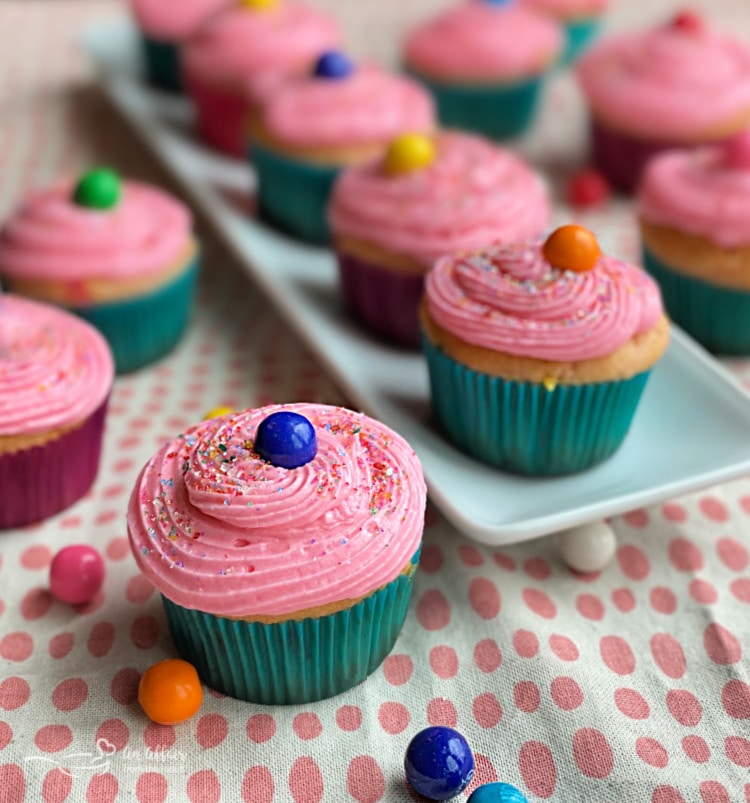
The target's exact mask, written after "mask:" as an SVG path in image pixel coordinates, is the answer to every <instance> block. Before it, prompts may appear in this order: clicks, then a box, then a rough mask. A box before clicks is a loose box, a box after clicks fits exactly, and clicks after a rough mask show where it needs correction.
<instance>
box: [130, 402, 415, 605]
mask: <svg viewBox="0 0 750 803" xmlns="http://www.w3.org/2000/svg"><path fill="white" fill-rule="evenodd" d="M280 409H284V410H293V411H296V412H298V413H301V414H303V415H305V416H306V417H307V418H308V419H309V420H310V421H311V423H312V424H313V426H314V427H315V430H316V436H317V441H318V451H317V455H316V456H315V457H314V458H313V460H312V461H311V462H310V463H308V464H307V465H304V466H302V467H300V468H295V469H285V468H279V467H276V466H273V465H271V464H269V463H266V462H263V461H262V460H261V459H260V458H259V457H258V456H257V455H256V454H255V453H254V452H253V442H254V438H255V431H256V429H257V427H258V424H259V423H260V422H261V421H262V420H263V419H264V418H266V417H267V416H268V415H269V414H270V413H272V412H275V411H277V410H280ZM425 500H426V490H425V484H424V479H423V475H422V469H421V466H420V463H419V460H418V459H417V457H416V455H415V454H414V451H413V450H412V449H411V447H409V445H408V444H407V443H406V442H405V441H404V440H403V439H402V438H401V437H400V436H399V435H397V434H396V433H394V432H393V431H391V430H390V429H388V428H387V427H386V426H384V425H383V424H381V423H379V422H377V421H374V420H372V419H370V418H368V417H366V416H365V415H362V414H360V413H354V412H351V411H350V410H345V409H343V408H340V407H328V406H325V405H319V404H294V405H273V406H269V407H264V408H260V409H256V410H247V411H245V412H241V413H237V414H232V415H227V416H224V417H221V418H215V419H211V420H208V421H203V422H201V423H200V424H198V425H197V426H194V427H192V428H191V429H189V430H187V431H186V432H185V433H184V434H182V435H180V436H179V437H178V438H176V439H175V440H173V441H171V442H170V443H167V444H166V445H165V446H164V447H162V448H161V449H160V450H159V451H158V452H157V454H156V455H155V456H154V457H153V458H152V459H151V460H150V461H149V462H148V463H147V464H146V466H145V468H144V469H143V471H142V472H141V474H140V476H139V477H138V480H137V482H136V486H135V489H134V491H133V494H132V496H131V498H130V506H129V509H128V532H129V535H130V541H131V546H132V549H133V553H134V555H135V558H136V560H137V562H138V564H139V566H140V567H141V570H142V571H143V573H144V574H145V575H146V577H147V578H148V579H149V580H150V581H151V582H152V583H153V584H154V585H155V586H156V587H157V588H158V589H159V591H161V592H162V593H163V594H164V595H165V596H166V597H167V598H169V599H170V600H172V601H173V602H175V603H177V604H178V605H182V606H183V607H186V608H192V609H198V610H202V611H206V612H209V613H213V614H218V615H226V616H262V615H267V616H274V615H284V614H288V613H293V612H297V611H302V610H306V609H309V608H314V607H317V606H320V605H326V604H328V603H332V602H337V601H342V600H347V599H357V598H360V597H363V596H366V595H367V594H369V593H371V592H373V591H375V590H376V589H378V588H380V587H382V586H384V585H386V584H387V583H389V582H391V581H392V580H394V579H395V578H396V577H397V576H398V575H399V574H400V573H401V572H402V571H403V570H404V568H405V567H406V566H407V564H408V563H409V561H410V560H411V559H412V558H413V557H414V555H415V553H416V552H417V550H418V549H419V546H420V542H421V537H422V529H423V526H424V511H425Z"/></svg>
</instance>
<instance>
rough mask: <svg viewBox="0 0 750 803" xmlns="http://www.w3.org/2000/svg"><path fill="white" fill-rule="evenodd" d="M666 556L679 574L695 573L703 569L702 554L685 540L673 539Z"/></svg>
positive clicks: (691, 543) (690, 542)
mask: <svg viewBox="0 0 750 803" xmlns="http://www.w3.org/2000/svg"><path fill="white" fill-rule="evenodd" d="M668 554H669V559H670V561H672V565H673V566H674V567H675V569H677V571H679V572H695V571H698V570H699V569H702V568H703V553H702V552H701V551H700V549H698V547H697V546H696V545H695V544H694V543H693V542H692V541H689V540H688V539H687V538H675V539H674V540H673V541H672V542H671V543H670V544H669V550H668Z"/></svg>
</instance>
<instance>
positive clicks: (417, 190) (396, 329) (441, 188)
mask: <svg viewBox="0 0 750 803" xmlns="http://www.w3.org/2000/svg"><path fill="white" fill-rule="evenodd" d="M549 216H550V210H549V202H548V200H547V194H546V191H545V188H544V186H543V185H542V183H541V181H540V180H539V178H538V177H537V176H536V174H535V173H534V172H533V171H532V170H531V168H530V167H528V166H527V165H526V164H525V163H524V162H523V161H522V160H521V159H520V158H519V157H517V156H515V155H514V154H512V153H511V152H510V151H507V150H503V149H501V148H498V147H497V146H496V145H494V144H493V143H491V142H489V141H487V140H484V139H482V138H480V137H477V136H475V135H472V134H464V133H460V132H455V131H444V132H441V133H438V134H436V135H434V136H420V135H415V134H405V135H402V136H401V137H399V138H397V139H396V140H395V141H394V142H393V143H392V145H391V146H390V148H389V149H388V151H387V152H386V154H385V155H384V156H383V157H378V158H377V159H375V160H374V161H370V162H368V163H367V164H364V165H361V166H358V167H352V168H350V169H348V170H345V171H343V172H342V173H341V175H340V176H339V178H338V180H337V181H336V184H335V185H334V191H333V196H332V198H331V205H330V207H329V219H330V223H331V229H332V231H333V241H334V247H335V250H336V252H337V256H338V263H339V269H340V274H341V284H342V288H343V293H344V299H345V301H346V303H347V306H348V307H349V309H350V310H351V312H352V313H353V314H354V316H355V317H356V318H357V319H358V320H359V321H361V322H362V323H363V324H364V325H365V326H367V327H368V328H369V329H371V330H372V331H374V332H377V333H378V334H381V335H383V336H385V337H386V338H388V339H391V340H394V341H396V342H399V343H402V344H404V345H408V346H418V345H419V321H418V316H417V307H418V302H419V299H420V297H421V295H422V287H423V276H424V274H425V273H426V272H427V271H428V269H429V268H430V267H431V266H432V264H433V263H434V262H435V260H437V258H438V257H441V256H443V255H445V254H451V253H453V252H455V251H465V250H471V249H473V248H478V247H479V246H480V245H482V244H484V243H487V242H492V241H495V240H506V241H507V240H511V241H512V240H518V239H525V238H527V237H532V236H536V235H539V234H541V233H542V232H543V231H544V229H545V228H546V227H547V225H548V223H549Z"/></svg>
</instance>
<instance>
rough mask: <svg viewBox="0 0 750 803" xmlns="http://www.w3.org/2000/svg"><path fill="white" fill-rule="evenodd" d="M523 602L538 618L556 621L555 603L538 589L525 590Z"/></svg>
mask: <svg viewBox="0 0 750 803" xmlns="http://www.w3.org/2000/svg"><path fill="white" fill-rule="evenodd" d="M523 601H524V602H525V603H526V605H527V606H528V607H529V608H530V609H531V610H532V611H534V613H535V614H536V615H537V616H541V617H542V618H544V619H554V618H555V616H557V608H556V607H555V603H554V602H552V600H551V599H550V598H549V597H548V596H547V595H546V594H545V593H544V591H539V589H537V588H524V590H523Z"/></svg>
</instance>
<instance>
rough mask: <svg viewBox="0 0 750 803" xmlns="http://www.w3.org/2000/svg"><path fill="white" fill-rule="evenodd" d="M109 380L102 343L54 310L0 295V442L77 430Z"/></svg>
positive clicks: (87, 328)
mask: <svg viewBox="0 0 750 803" xmlns="http://www.w3.org/2000/svg"><path fill="white" fill-rule="evenodd" d="M113 378H114V364H113V362H112V355H111V353H110V350H109V347H108V346H107V343H106V342H105V340H104V338H103V337H102V336H101V335H100V334H99V332H97V331H96V329H94V328H93V327H92V326H89V324H87V323H86V322H85V321H82V320H81V319H80V318H76V317H75V316H74V315H71V314H70V313H68V312H63V311H62V310H60V309H58V308H57V307H51V306H48V305H47V304H40V303H39V302H38V301H29V300H28V299H25V298H20V297H19V296H14V295H12V294H10V293H2V294H0V437H4V436H13V435H30V434H35V433H38V432H45V431H47V430H53V429H58V428H61V427H65V426H69V425H71V424H77V423H79V422H80V421H83V420H85V419H86V418H87V417H88V416H89V415H91V414H92V413H94V412H96V410H97V409H98V408H99V407H100V406H101V405H102V403H103V402H104V400H105V399H106V398H107V396H108V395H109V391H110V389H111V387H112V381H113Z"/></svg>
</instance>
